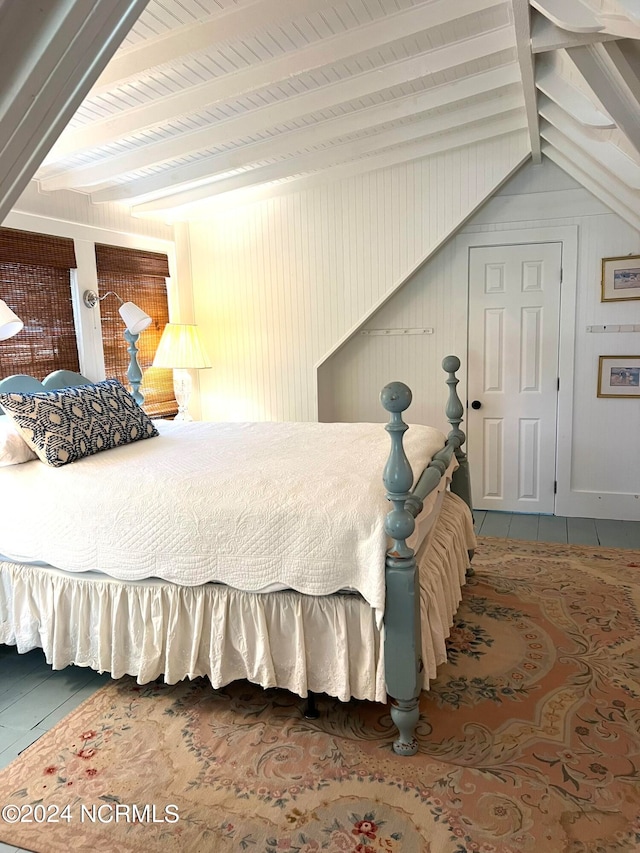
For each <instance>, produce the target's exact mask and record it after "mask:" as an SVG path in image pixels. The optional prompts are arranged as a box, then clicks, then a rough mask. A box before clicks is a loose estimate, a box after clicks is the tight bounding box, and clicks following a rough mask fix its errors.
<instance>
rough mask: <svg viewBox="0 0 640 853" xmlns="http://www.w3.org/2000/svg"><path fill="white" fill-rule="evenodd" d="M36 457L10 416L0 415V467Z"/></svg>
mask: <svg viewBox="0 0 640 853" xmlns="http://www.w3.org/2000/svg"><path fill="white" fill-rule="evenodd" d="M37 458H38V457H37V455H36V454H35V453H34V451H33V450H32V449H31V448H30V447H29V445H28V444H27V442H26V441H25V440H24V438H23V437H22V436H21V435H20V433H19V432H18V430H17V428H16V427H15V426H14V425H13V423H12V421H11V420H10V418H7V417H0V468H2V467H3V466H5V465H19V464H20V463H21V462H31V460H32V459H37Z"/></svg>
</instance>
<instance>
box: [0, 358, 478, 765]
mask: <svg viewBox="0 0 640 853" xmlns="http://www.w3.org/2000/svg"><path fill="white" fill-rule="evenodd" d="M442 367H443V369H444V371H445V372H446V373H447V379H446V384H447V385H448V386H449V399H448V401H447V405H446V408H445V412H446V416H447V420H448V421H449V423H450V424H451V427H452V429H451V431H450V432H449V435H448V437H447V441H446V444H445V446H444V448H443V449H442V450H440V451H438V453H436V454H435V456H434V457H433V458H432V460H431V461H430V462H429V464H428V465H427V467H426V468H425V470H424V471H423V472H422V474H421V475H420V477H419V478H418V481H417V483H416V485H415V488H413V489H412V485H413V482H414V476H413V472H412V470H411V465H410V464H409V460H408V459H407V456H406V453H405V450H404V446H403V436H404V433H405V431H406V430H407V429H409V427H408V425H407V424H406V423H405V422H404V421H403V419H402V413H403V412H404V411H406V409H407V408H408V407H409V405H410V404H411V398H412V395H411V391H410V389H409V388H408V387H407V386H406V385H404V384H403V383H402V382H392V383H391V384H389V385H387V386H385V388H383V390H382V392H381V394H380V399H381V402H382V405H383V406H384V408H385V409H386V410H387V411H388V412H389V422H388V423H387V424H386V425H385V429H386V430H387V432H388V433H389V436H390V438H391V451H390V454H389V458H388V460H387V463H386V466H385V469H384V473H383V482H384V486H385V489H386V496H387V498H388V499H389V501H391V503H392V504H393V509H391V510H390V512H389V513H388V515H387V517H386V521H385V530H386V533H387V535H388V536H389V538H390V539H391V540H392V543H391V546H390V547H389V549H388V551H387V555H386V565H385V579H386V601H385V613H384V660H385V673H386V689H387V694H388V696H389V697H390V702H391V717H392V719H393V722H394V724H395V726H396V727H397V729H398V733H399V735H398V737H397V739H396V740H395V741H394V744H393V749H394V751H395V752H396V753H397V754H399V755H414V754H415V753H416V752H417V750H418V744H417V741H416V739H415V730H416V726H417V723H418V719H419V715H420V712H419V708H418V700H419V697H420V692H421V689H422V675H421V672H422V669H423V661H422V658H421V622H420V586H419V578H418V568H417V564H416V557H415V552H414V551H413V550H412V549H411V548H410V547H409V546H408V545H407V539H408V538H409V537H410V536H411V534H412V533H413V530H414V527H415V521H414V519H415V518H416V516H417V515H418V514H419V513H420V511H421V510H422V506H423V502H424V500H425V498H426V497H427V495H429V494H430V493H431V492H432V491H433V490H434V489H436V488H437V487H438V484H439V483H440V480H441V478H442V477H443V476H444V473H445V471H446V470H447V469H448V467H449V464H450V462H451V459H452V457H453V456H454V455H455V457H456V459H457V461H458V468H457V470H456V471H455V472H454V474H453V479H452V483H451V491H453V492H454V493H456V494H457V495H458V496H459V497H460V498H462V499H463V500H464V501H465V502H466V503H467V505H468V506H469V508H471V487H470V477H469V467H468V463H467V458H466V455H465V453H464V452H463V450H462V446H463V444H464V442H465V434H464V432H462V430H461V429H460V423H461V421H462V416H463V413H464V408H463V405H462V403H461V401H460V399H459V397H458V394H457V391H456V386H457V385H458V379H457V377H456V372H457V371H458V370H459V368H460V360H459V359H458V358H457V357H456V356H447V357H446V358H445V359H444V360H443V362H442ZM88 382H90V380H88V379H86V378H85V377H84V376H82V375H81V374H79V373H73V372H71V371H67V370H58V371H55V372H54V373H52V374H49V376H47V377H46V379H45V380H43V381H42V382H39V381H38V380H36V379H34V378H33V377H31V376H27V375H24V374H19V375H15V376H10V377H7V378H6V379H4V380H0V392H1V393H11V392H13V391H20V392H25V393H31V392H37V391H42V390H55V389H59V388H65V387H69V386H74V385H82V384H87V383H88ZM469 557H470V558H471V557H472V552H469ZM469 571H471V569H469Z"/></svg>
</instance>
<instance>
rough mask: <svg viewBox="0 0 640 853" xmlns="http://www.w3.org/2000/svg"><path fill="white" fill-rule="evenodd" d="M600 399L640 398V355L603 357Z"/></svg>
mask: <svg viewBox="0 0 640 853" xmlns="http://www.w3.org/2000/svg"><path fill="white" fill-rule="evenodd" d="M598 397H640V355H601V356H600V365H599V368H598Z"/></svg>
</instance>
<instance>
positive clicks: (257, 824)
mask: <svg viewBox="0 0 640 853" xmlns="http://www.w3.org/2000/svg"><path fill="white" fill-rule="evenodd" d="M474 565H475V569H476V574H475V576H474V577H472V578H470V580H469V583H468V584H467V586H466V588H465V591H464V600H463V603H462V605H461V607H460V610H459V613H458V617H457V621H456V623H455V626H454V627H453V629H452V633H451V638H450V642H449V662H448V663H447V664H446V665H445V666H443V667H442V669H441V671H440V672H439V677H438V679H437V682H435V684H434V685H433V689H432V690H431V691H430V692H429V693H428V694H426V695H424V697H423V700H422V705H421V707H422V717H421V722H420V726H419V732H418V734H419V743H420V750H419V753H418V755H416V756H414V757H412V758H400V757H397V756H395V755H394V754H393V752H392V750H391V741H392V740H393V737H394V730H393V727H392V724H391V719H390V716H389V714H388V711H387V709H386V708H385V707H384V706H381V705H376V704H373V703H367V702H356V701H352V702H350V703H348V704H346V705H345V704H342V703H340V702H339V701H337V700H334V699H331V698H328V697H320V698H319V700H318V706H319V710H320V712H321V714H320V719H318V720H316V721H308V720H305V719H304V717H303V716H302V713H301V707H302V704H303V703H302V702H301V700H300V699H298V698H297V697H292V696H291V695H289V694H287V693H284V692H281V691H278V690H267V691H264V690H261V689H260V688H256V687H254V686H252V685H250V684H247V683H238V684H233V685H230V686H229V687H227V688H224V689H222V690H217V691H213V690H212V689H211V688H210V687H208V685H207V683H206V682H204V681H194V682H185V683H181V684H179V685H176V686H165V685H161V684H153V685H147V686H144V687H140V686H138V685H136V684H135V682H134V681H133V679H127V678H125V679H122V680H119V681H117V682H113V683H112V684H109V685H107V686H106V687H104V688H102V689H101V690H99V691H98V692H97V693H96V694H95V695H94V696H93V697H91V698H90V699H89V700H88V701H86V702H85V703H84V704H83V705H81V706H80V707H79V708H78V709H76V710H75V711H74V712H73V713H72V714H71V715H70V716H68V717H67V718H66V719H65V720H63V721H62V722H61V723H59V724H58V725H57V726H56V727H55V728H54V729H53V730H52V731H51V732H48V733H47V734H46V735H44V736H43V737H42V738H41V739H40V740H39V741H38V742H36V743H35V744H34V745H33V746H32V747H30V748H29V749H28V750H26V751H25V752H24V753H23V754H22V755H21V756H20V758H19V759H18V760H17V761H16V762H14V763H13V764H12V765H11V766H10V767H9V768H7V769H6V770H4V771H3V772H2V773H0V805H3V806H5V810H4V812H3V813H2V818H0V840H2V841H4V842H6V843H8V844H12V845H13V844H14V845H18V846H20V847H23V848H26V849H28V850H34V851H40V853H56V851H65V852H66V851H72V850H73V851H109V853H110V851H123V853H125V852H126V851H148V853H155V851H169V853H172V851H194V853H200V851H202V853H207V852H208V851H215V853H218V851H221V853H225V851H252V852H253V851H256V853H258V851H259V853H293V851H295V853H312V851H330V853H379V851H398V853H470V851H479V853H511V851H514V853H515V851H518V852H519V851H530V853H560V851H562V853H587V852H589V853H614V852H615V853H622V851H637V850H640V776H639V768H640V754H639V752H640V731H639V729H640V650H639V647H640V619H639V615H640V553H638V552H633V551H623V550H611V549H604V548H581V547H571V546H564V545H551V544H539V543H522V542H508V541H503V540H491V539H485V540H481V541H480V543H479V547H478V550H477V552H476V557H475V560H474ZM7 806H10V807H11V808H9V810H8V811H7V808H6V807H7ZM29 821H30V822H29Z"/></svg>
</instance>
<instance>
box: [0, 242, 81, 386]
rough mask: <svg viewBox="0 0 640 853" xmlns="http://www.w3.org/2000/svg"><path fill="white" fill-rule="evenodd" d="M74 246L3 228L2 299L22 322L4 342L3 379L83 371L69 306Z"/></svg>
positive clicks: (0, 358)
mask: <svg viewBox="0 0 640 853" xmlns="http://www.w3.org/2000/svg"><path fill="white" fill-rule="evenodd" d="M75 266H76V258H75V252H74V248H73V240H68V239H65V238H61V237H50V236H48V235H46V234H33V233H31V232H29V231H16V230H13V229H10V228H0V296H1V297H2V298H3V299H4V300H5V302H6V303H7V305H9V307H10V308H11V309H12V310H13V311H15V313H16V314H17V315H18V317H20V319H21V320H23V322H24V329H23V330H22V332H20V334H19V335H15V336H14V337H13V338H9V339H8V340H6V341H3V342H2V346H1V347H0V376H9V375H11V374H13V373H28V374H30V375H31V376H35V377H36V378H38V379H44V377H45V376H46V375H47V374H48V373H51V371H53V370H63V369H64V370H73V371H79V370H80V365H79V362H78V347H77V342H76V331H75V325H74V321H73V305H72V302H71V279H70V276H71V273H70V271H71V270H72V269H74V268H75Z"/></svg>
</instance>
